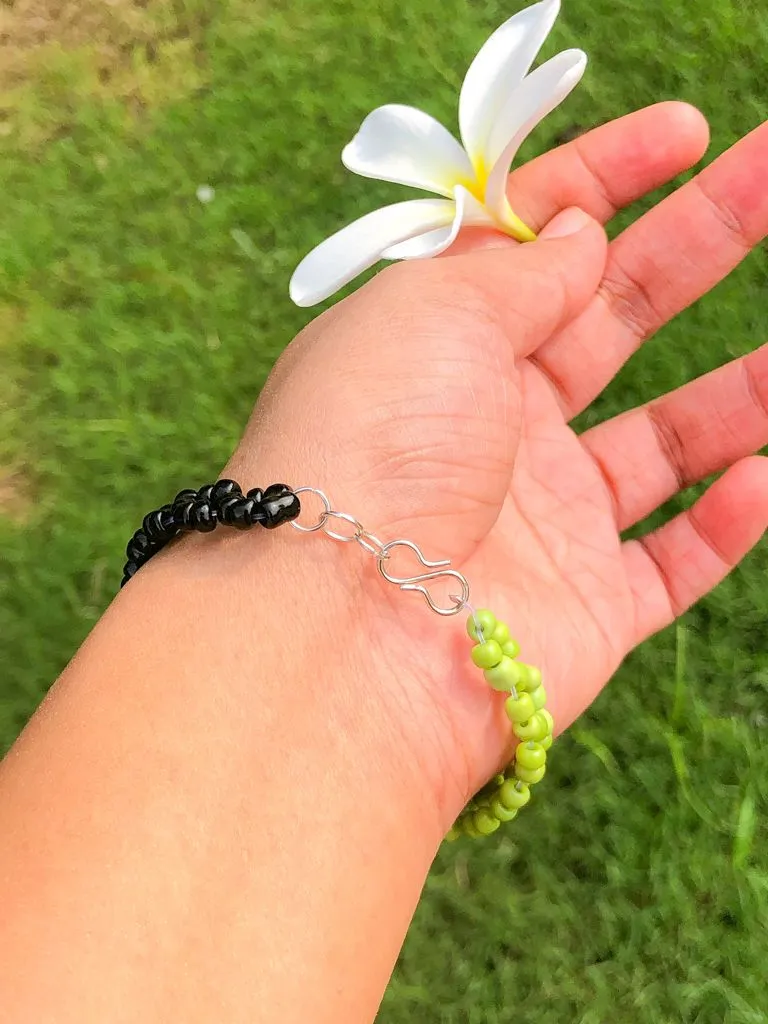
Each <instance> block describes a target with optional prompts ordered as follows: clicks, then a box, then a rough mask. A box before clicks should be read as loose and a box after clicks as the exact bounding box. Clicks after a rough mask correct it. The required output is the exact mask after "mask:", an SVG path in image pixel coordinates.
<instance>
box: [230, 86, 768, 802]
mask: <svg viewBox="0 0 768 1024" xmlns="http://www.w3.org/2000/svg"><path fill="white" fill-rule="evenodd" d="M706 144H707V129H706V125H705V122H704V120H703V118H702V117H701V115H699V114H698V113H697V112H696V111H694V110H693V109H692V108H690V107H687V106H685V105H683V104H674V103H669V104H660V105H658V106H656V107H651V108H648V109H646V110H643V111H640V112H638V113H637V114H633V115H630V116H629V117H626V118H623V119H621V120H619V121H616V122H613V123H611V124H608V125H606V126H604V127H602V128H598V129H596V130H594V131H592V132H591V133H590V134H588V135H586V136H584V137H582V138H581V139H578V140H577V141H576V142H573V143H570V144H569V145H567V146H564V147H562V148H561V149H559V150H556V151H554V152H552V153H549V154H547V155H545V156H543V157H541V158H540V159H538V160H536V161H533V162H532V163H530V164H528V165H526V166H524V167H522V168H521V169H520V170H518V171H516V172H515V173H514V174H513V175H512V177H511V180H510V186H509V189H510V195H511V196H512V197H513V199H514V206H515V209H517V210H519V211H520V213H521V215H522V216H523V218H524V219H525V220H526V222H527V223H530V224H532V225H533V226H534V227H536V228H541V227H543V226H545V225H548V224H554V223H556V222H555V221H553V218H555V217H556V215H558V214H559V213H560V211H562V210H564V209H569V208H571V207H578V208H580V209H581V210H583V211H586V212H587V213H588V214H589V215H590V217H591V218H594V221H598V222H605V221H607V220H609V219H610V217H612V216H613V214H614V213H615V212H616V210H617V209H619V208H620V207H622V206H624V205H626V204H627V203H629V202H631V201H632V200H634V199H636V198H638V197H640V196H641V195H643V194H645V193H646V192H648V191H649V190H650V189H652V188H654V187H657V186H658V185H659V184H661V183H663V182H665V181H667V180H669V179H670V178H672V177H674V175H676V174H677V173H679V172H680V171H681V170H683V169H685V168H687V167H689V166H691V165H692V164H693V163H695V162H696V161H697V160H698V159H699V158H700V157H701V155H702V153H703V151H704V149H705V148H706ZM767 167H768V125H763V126H762V127H761V128H759V129H757V130H756V131H755V132H753V133H752V134H751V135H750V136H748V137H747V138H746V139H744V140H742V141H741V142H740V143H739V144H738V145H737V146H735V147H734V148H733V149H732V150H730V151H729V152H728V153H726V154H725V155H723V156H722V157H721V158H719V159H718V160H717V161H716V162H715V163H714V164H712V165H711V166H709V167H708V168H707V169H706V170H704V171H703V172H702V173H701V174H700V175H699V176H698V177H697V178H696V179H694V180H693V181H691V182H689V183H688V184H686V185H685V186H683V187H682V188H681V189H680V190H679V191H678V192H676V193H675V194H674V195H673V196H671V197H670V198H669V199H667V200H665V201H664V202H662V203H661V204H659V205H658V206H657V207H655V208H654V209H653V210H652V211H651V212H650V213H648V214H646V215H645V216H644V217H642V218H641V219H640V220H638V221H637V222H636V223H635V224H634V225H632V227H630V228H629V229H628V230H627V231H625V232H624V233H623V234H622V235H620V236H619V237H618V238H617V239H616V241H614V242H613V243H612V244H611V245H610V246H607V247H606V240H605V237H604V234H603V233H602V231H601V229H600V228H599V226H598V224H596V223H594V221H593V222H592V223H589V222H588V223H587V224H586V226H584V225H582V230H581V231H579V232H578V233H577V234H576V235H571V236H570V239H566V238H559V239H558V238H555V237H553V238H552V239H551V240H550V241H547V240H546V239H547V231H546V230H545V231H544V232H543V240H542V243H541V244H539V243H536V244H534V245H531V246H516V245H514V243H510V242H509V240H508V239H505V238H502V237H499V236H495V235H492V236H488V235H481V234H474V235H473V234H471V233H467V234H466V235H465V236H464V237H463V238H461V239H460V240H459V242H458V243H457V245H456V246H454V248H453V249H452V250H451V252H450V253H449V254H448V255H447V256H446V257H445V258H443V259H441V260H437V261H430V262H429V263H424V264H401V265H399V266H398V267H395V268H393V270H391V271H389V272H387V273H386V274H383V275H380V276H379V277H378V278H377V280H376V281H375V282H374V283H373V284H372V285H369V286H367V287H365V288H363V289H361V290H360V291H359V292H357V293H356V294H355V295H353V296H352V297H351V298H350V299H348V300H346V301H345V302H343V303H340V304H339V305H337V306H336V307H334V308H333V309H331V310H330V311H329V312H328V313H326V314H325V315H324V316H323V317H321V318H319V320H317V321H315V323H313V324H312V325H310V327H309V328H308V330H307V331H306V332H305V334H304V335H303V336H301V337H300V338H299V339H298V340H297V343H296V344H295V345H294V346H291V348H290V349H289V350H288V353H287V354H286V356H285V357H284V359H283V360H281V363H280V365H279V366H278V370H277V372H276V374H275V375H274V376H273V379H272V382H271V384H270V385H269V386H268V388H267V390H266V392H265V394H264V396H263V397H262V400H261V402H260V404H259V407H258V408H257V413H256V416H255V417H254V421H253V424H252V428H251V430H250V431H249V433H248V435H247V437H246V444H245V446H244V447H243V448H242V449H241V450H240V452H239V453H238V454H237V455H236V457H235V460H234V462H233V464H232V469H233V471H242V473H243V474H244V475H246V476H248V475H251V474H250V473H249V469H250V467H251V466H255V465H258V466H259V467H260V470H259V475H260V476H261V475H263V473H264V472H265V470H266V467H267V466H270V467H274V471H275V472H276V473H277V475H278V476H286V475H288V474H290V473H293V474H294V475H293V476H290V477H289V478H290V480H291V482H292V483H294V484H304V483H313V484H316V485H319V486H322V485H323V484H325V485H326V486H327V489H329V490H330V491H331V492H332V497H333V498H334V499H336V500H337V501H339V503H340V505H341V507H343V508H344V509H345V511H350V512H354V514H355V515H356V516H358V517H359V518H360V519H361V521H362V522H364V523H365V525H366V526H367V527H370V529H372V530H373V531H374V532H375V533H377V534H379V535H380V536H381V537H382V538H383V539H385V540H387V539H390V538H392V537H399V536H405V537H409V538H411V539H412V540H415V541H418V542H419V543H420V544H421V546H422V548H423V549H424V552H425V554H426V555H427V557H431V558H445V557H450V558H451V559H452V560H453V562H454V564H455V565H458V566H460V567H461V568H462V569H463V570H464V571H466V572H467V575H468V576H469V578H470V579H471V581H472V585H473V596H474V598H475V599H476V600H477V601H479V602H480V603H482V604H484V605H485V604H487V605H489V606H490V607H493V608H495V609H496V610H497V611H498V613H499V614H500V615H502V616H503V617H504V618H505V619H507V621H509V622H510V625H511V627H512V629H513V632H514V633H515V634H516V635H518V636H519V638H520V639H521V640H522V642H523V655H524V657H525V659H526V660H529V661H532V662H535V663H537V664H539V665H540V666H541V667H542V668H543V670H544V672H545V678H546V680H547V690H548V693H549V703H550V706H551V707H552V709H553V713H554V715H555V719H556V722H557V725H558V728H560V729H562V728H564V727H565V726H566V725H567V724H569V723H570V722H571V721H572V720H573V719H574V718H575V717H576V715H578V714H579V713H580V712H581V711H582V710H583V709H584V708H585V707H586V706H587V705H588V704H589V703H590V701H591V700H592V699H593V697H594V696H595V695H596V693H597V692H598V691H599V689H600V688H601V687H602V686H603V685H604V684H605V683H606V682H607V680H608V679H609V678H610V675H611V674H612V673H613V671H614V670H615V668H616V666H617V665H618V663H619V662H620V661H621V659H622V658H623V657H624V656H625V655H626V654H627V653H628V652H629V651H630V650H631V649H632V648H633V647H634V646H636V645H637V644H638V643H640V642H641V641H642V640H643V639H645V638H646V637H647V636H649V635H650V634H652V633H653V632H655V631H657V630H658V629H660V628H663V627H664V626H665V625H667V624H668V623H669V622H671V621H672V620H673V619H674V618H675V616H677V615H678V614H680V613H681V612H682V611H683V610H685V609H686V608H687V607H689V606H690V605H691V604H692V603H693V602H694V601H696V600H698V599H699V598H700V597H701V596H702V595H704V594H705V593H706V592H707V591H708V590H710V589H711V588H712V587H713V586H715V585H716V583H718V582H719V581H720V579H722V577H723V576H724V575H725V574H726V573H727V572H728V571H729V570H730V569H731V568H732V567H733V565H735V564H736V563H737V562H738V561H739V560H740V559H741V558H742V557H743V555H744V554H745V553H746V552H747V551H748V550H749V548H750V547H751V546H752V545H753V544H754V543H755V542H756V541H757V540H758V539H759V537H760V536H761V535H762V533H763V530H764V529H765V527H766V524H767V523H768V465H767V464H766V462H765V461H764V460H762V459H760V458H750V457H749V456H751V455H752V453H754V452H755V451H757V450H758V449H759V448H760V447H761V446H762V445H764V444H765V443H767V442H768V415H767V413H766V409H767V408H768V349H766V348H764V349H759V350H758V351H756V352H753V353H752V354H750V355H749V356H747V357H745V358H743V359H741V360H737V361H735V362H734V363H731V364H729V365H727V366H725V367H723V368H721V369H719V370H717V371H715V372H714V373H712V374H710V375H708V376H707V377H704V378H701V379H699V380H697V381H694V382H692V383H690V384H688V385H687V386H685V387H683V388H681V389H680V390H678V391H677V392H673V393H671V394H669V395H666V396H664V397H663V398H660V399H656V400H654V401H652V402H651V403H649V404H648V405H646V406H643V407H641V408H638V409H635V410H631V411H629V412H628V413H625V414H624V415H623V416H620V417H618V418H616V419H614V420H611V421H608V422H606V423H603V424H601V425H599V426H597V427H595V428H593V429H591V430H589V431H587V432H586V433H584V434H582V435H580V436H577V435H576V434H575V433H574V432H573V431H572V430H571V428H570V427H569V425H568V424H569V422H570V421H571V420H572V419H573V417H574V416H576V415H577V414H578V413H579V412H581V411H582V410H583V409H584V408H585V407H586V406H587V405H588V404H589V403H590V402H591V401H592V400H593V399H594V398H595V397H596V396H597V395H598V394H599V393H600V392H601V391H602V390H603V388H604V387H605V386H606V385H607V384H608V383H609V381H610V380H611V379H612V378H613V376H614V375H615V374H616V373H617V372H618V370H619V369H620V368H621V366H622V365H623V364H624V363H625V362H626V360H627V359H628V358H629V357H630V356H631V355H632V353H633V352H634V351H635V350H636V349H637V348H638V347H639V346H640V345H641V344H642V342H643V341H644V340H645V339H647V338H648V337H649V336H650V335H652V334H653V333H654V332H655V331H656V330H658V329H659V328H660V327H661V326H662V325H663V324H664V323H665V322H667V321H668V320H669V319H671V318H672V317H674V316H675V315H676V314H677V313H679V312H680V311H682V310H683V309H684V308H686V307H687V306H688V305H690V304H691V303H692V302H694V301H695V300H696V299H697V298H699V297H700V296H701V295H702V294H703V293H704V292H706V291H708V290H709V289H711V288H712V287H713V286H714V285H715V284H716V283H717V282H718V281H719V280H721V279H722V278H723V277H724V276H725V275H726V274H728V273H729V272H730V271H731V270H732V269H733V268H734V267H735V266H736V265H737V264H738V263H739V262H740V261H741V259H743V257H744V256H745V255H746V254H747V253H748V252H749V251H750V249H751V248H752V247H753V246H754V245H756V244H757V243H758V242H759V241H760V240H761V239H762V238H763V237H764V236H765V234H766V232H768V192H766V190H765V188H764V181H765V175H766V168H767ZM565 216H568V214H566V215H565ZM556 234H557V233H556V232H555V235H556ZM574 239H576V240H574ZM542 246H544V247H547V246H549V248H542ZM542 253H545V254H546V255H545V256H544V257H543V256H542ZM542 259H543V260H544V263H543V264H542ZM294 405H295V409H296V412H295V416H296V422H299V423H302V424H314V425H315V426H316V427H321V429H320V430H319V431H318V432H317V433H316V435H313V433H312V431H310V430H308V429H306V428H305V427H300V428H297V429H298V430H299V433H300V435H301V436H300V437H298V438H293V439H292V440H291V434H292V428H291V427H288V428H287V433H286V432H285V430H283V435H282V436H283V439H284V442H285V443H284V444H283V445H282V446H280V447H279V449H277V450H276V449H275V447H274V446H273V445H272V446H268V442H267V441H264V440H262V439H263V438H272V437H273V436H274V431H273V429H272V424H273V423H274V422H276V418H277V417H280V416H282V417H283V419H285V409H286V408H287V407H289V408H290V407H293V406H294ZM297 453H299V454H297ZM722 469H727V472H726V473H725V474H724V476H723V477H722V478H721V479H719V480H718V481H717V483H715V484H714V485H713V486H712V487H711V488H710V489H709V490H708V492H707V493H706V494H705V495H704V496H703V497H702V498H701V499H700V501H699V502H698V503H697V504H696V505H695V506H694V507H693V508H692V509H691V510H689V511H687V512H685V513H683V514H682V515H680V516H678V517H677V518H676V519H674V520H672V521H671V522H669V523H668V524H666V525H665V526H664V527H662V528H661V529H659V530H657V531H655V532H653V533H651V534H648V535H647V536H645V537H644V538H643V539H642V540H641V541H630V542H622V540H621V533H622V531H623V530H625V529H627V528H628V527H629V526H631V525H633V524H634V523H637V522H639V521H640V520H642V519H644V518H645V517H646V516H647V515H648V514H649V513H651V512H652V511H653V510H654V509H655V508H657V507H658V506H659V505H660V504H662V503H663V502H664V501H666V500H667V499H668V498H670V497H671V496H672V495H673V494H675V493H676V492H677V491H679V490H680V489H681V488H683V487H686V486H687V485H689V484H691V483H693V482H695V481H697V480H700V479H702V478H704V477H706V476H707V475H709V474H711V473H713V472H717V471H719V470H722ZM318 474H320V475H318ZM348 571H349V572H354V569H353V568H351V567H350V569H349V570H348ZM366 586H367V584H366ZM356 600H358V598H357V595H356ZM404 600H405V599H404V598H402V597H398V598H397V601H396V602H395V605H396V606H397V608H399V610H400V612H402V607H403V602H404ZM409 600H412V601H415V600H416V599H415V598H414V597H411V598H409ZM371 608H373V609H374V610H373V611H371V612H370V622H369V624H368V629H367V632H368V634H369V636H372V637H373V636H375V635H376V632H377V630H379V629H380V631H381V633H382V637H381V645H382V648H387V649H388V650H389V651H390V653H391V650H392V648H393V647H394V648H399V647H400V641H399V639H398V637H400V636H402V650H397V651H396V654H395V658H394V663H395V664H399V665H402V664H404V663H405V664H407V663H408V662H409V660H410V662H411V663H412V665H413V667H414V668H415V671H414V676H419V677H420V680H421V684H422V685H423V681H424V678H425V677H427V678H429V679H430V681H431V682H432V683H434V691H433V692H434V693H436V694H439V695H440V696H441V698H444V700H443V704H444V707H445V708H446V718H448V719H450V720H451V721H450V732H451V733H452V734H455V735H471V736H472V737H473V739H472V740H471V741H470V742H471V743H472V744H473V750H471V751H467V750H464V751H462V753H463V755H464V757H465V759H466V760H467V762H468V763H469V764H470V766H471V767H470V772H469V774H470V777H471V778H470V784H471V785H476V784H477V783H478V782H479V781H482V778H483V776H484V775H487V773H488V772H489V771H491V770H492V769H493V767H494V765H495V764H496V762H497V761H498V757H499V750H500V744H501V745H503V734H504V730H505V727H504V726H503V724H502V722H501V719H500V716H499V715H498V714H496V712H497V711H498V708H496V709H495V711H492V710H491V711H489V705H488V702H487V699H486V697H485V695H484V694H483V692H482V689H481V688H477V689H475V690H471V691H468V689H467V683H466V673H464V672H459V673H457V672H456V670H455V668H452V665H453V664H454V663H455V658H453V660H452V657H451V656H450V655H446V657H445V659H444V660H441V658H440V656H436V655H435V654H434V652H435V649H436V648H438V647H439V640H438V639H437V637H438V636H439V630H440V628H441V626H442V624H441V623H439V622H432V621H430V622H429V623H428V624H427V623H425V621H424V620H425V619H427V618H430V619H431V617H429V616H428V613H427V612H426V611H423V612H422V614H421V615H420V616H412V617H410V618H408V617H407V616H406V620H407V621H406V624H405V628H404V630H403V631H402V632H401V633H399V632H398V631H397V630H398V629H399V627H400V626H401V625H402V622H401V618H402V617H401V616H399V615H398V613H395V614H394V615H393V616H391V617H386V616H382V615H381V612H380V609H381V601H380V599H379V600H378V601H374V602H373V604H372V605H371ZM365 613H366V605H365V604H362V603H359V602H358V603H357V606H356V614H357V615H358V616H360V615H362V614H365ZM396 622H397V627H396V628H393V627H394V625H395V623H396ZM432 630H434V631H435V643H434V644H433V643H432V642H431V641H430V642H429V643H427V644H419V645H414V643H413V639H414V636H420V637H422V638H423V636H424V634H425V632H427V631H432ZM444 636H445V634H443V637H444ZM419 650H423V651H425V652H426V655H425V656H424V657H425V660H424V661H422V660H421V655H420V654H419V653H418V651H419ZM430 677H431V678H430ZM452 681H453V685H452ZM409 699H410V698H409ZM457 719H460V720H457ZM469 719H472V721H471V722H470V723H469V725H468V720H469ZM493 734H496V735H493Z"/></svg>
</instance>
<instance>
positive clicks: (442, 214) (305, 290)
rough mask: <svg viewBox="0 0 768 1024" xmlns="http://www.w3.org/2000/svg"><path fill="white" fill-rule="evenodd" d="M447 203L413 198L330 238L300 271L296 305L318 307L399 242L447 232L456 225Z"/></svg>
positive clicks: (293, 290)
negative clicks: (318, 304) (430, 233)
mask: <svg viewBox="0 0 768 1024" xmlns="http://www.w3.org/2000/svg"><path fill="white" fill-rule="evenodd" d="M455 212H456V211H455V203H454V202H453V201H452V200H449V199H411V200H410V201H409V202H406V203H394V204H393V205H391V206H383V207H382V208H381V209H380V210H374V211H373V212H372V213H367V214H366V215H365V216H364V217H361V218H360V219H359V220H356V221H353V222H352V224H348V225H347V226H346V227H345V228H342V229H341V231H337V232H336V234H334V235H331V236H330V238H326V239H325V241H324V242H321V243H320V245H318V246H317V247H316V248H314V249H313V250H312V251H311V252H310V253H308V255H306V256H305V257H304V259H303V260H302V261H301V263H300V264H299V265H298V267H296V269H295V270H294V272H293V276H292V277H291V283H290V286H289V292H290V296H291V299H292V300H293V301H294V302H295V303H296V305H297V306H314V305H315V304H316V303H318V302H322V301H323V300H324V299H327V298H328V297H329V296H330V295H333V293H334V292H335V291H338V289H339V288H341V287H343V286H344V285H345V284H348V283H349V282H350V281H352V280H353V279H354V278H355V277H357V275H358V274H361V273H362V272H363V271H364V270H367V269H368V267H372V266H373V265H374V263H377V262H378V260H380V259H381V258H382V254H383V253H384V252H385V250H387V249H388V248H390V247H391V246H393V245H396V244H397V243H398V242H403V241H405V240H406V239H408V238H413V237H415V236H416V235H422V234H424V232H427V231H434V230H435V229H436V228H442V227H446V226H447V225H449V224H451V222H452V221H453V220H454V214H455Z"/></svg>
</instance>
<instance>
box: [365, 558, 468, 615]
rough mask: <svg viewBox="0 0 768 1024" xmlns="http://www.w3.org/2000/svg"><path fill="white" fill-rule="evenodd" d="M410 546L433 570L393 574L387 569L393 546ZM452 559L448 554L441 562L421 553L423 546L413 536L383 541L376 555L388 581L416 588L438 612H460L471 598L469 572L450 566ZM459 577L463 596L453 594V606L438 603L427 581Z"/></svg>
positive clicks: (456, 578)
mask: <svg viewBox="0 0 768 1024" xmlns="http://www.w3.org/2000/svg"><path fill="white" fill-rule="evenodd" d="M400 547H402V548H410V550H411V551H413V552H414V554H415V555H416V557H417V558H418V560H419V561H420V562H421V564H422V565H423V566H424V567H425V568H426V569H431V570H433V571H432V572H424V573H420V574H418V575H417V576H393V575H392V574H391V573H389V572H387V569H386V563H387V560H388V559H389V554H390V551H392V549H393V548H400ZM450 564H451V560H450V559H449V558H446V559H443V560H442V561H439V562H432V561H430V560H429V559H428V558H425V557H424V555H423V554H422V553H421V549H420V548H419V546H418V544H414V542H413V541H412V540H391V541H389V543H388V544H382V546H381V550H380V551H379V552H378V554H377V557H376V565H377V568H378V570H379V572H380V574H381V575H382V576H383V577H384V579H385V580H386V581H387V583H393V584H394V585H395V586H396V587H399V588H400V590H415V591H416V592H417V593H419V594H423V595H424V597H425V599H426V601H427V604H428V605H429V607H430V608H431V609H432V611H433V612H437V614H438V615H457V614H458V613H459V612H460V611H461V610H462V609H463V608H465V607H466V605H467V603H468V602H469V583H468V582H467V578H466V576H463V575H462V574H461V573H460V572H458V571H457V570H456V569H450V568H448V566H450ZM447 579H452V580H456V582H457V583H458V584H459V586H460V588H461V596H458V595H456V596H454V595H453V594H452V595H451V600H452V601H453V604H452V605H451V607H450V608H443V607H441V606H440V605H439V604H436V603H435V601H434V599H433V597H432V594H431V593H430V592H429V590H428V589H427V587H426V586H425V584H426V583H430V582H432V581H433V580H447Z"/></svg>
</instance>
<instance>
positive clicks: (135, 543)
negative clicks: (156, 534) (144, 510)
mask: <svg viewBox="0 0 768 1024" xmlns="http://www.w3.org/2000/svg"><path fill="white" fill-rule="evenodd" d="M151 548H152V544H151V543H150V540H149V537H147V535H146V533H144V531H143V530H137V531H136V533H134V535H133V537H131V539H130V540H129V541H128V547H127V548H126V549H125V555H126V558H132V559H133V560H134V561H136V560H137V558H136V556H137V555H138V556H143V555H144V554H146V553H148V552H149V551H150V550H151Z"/></svg>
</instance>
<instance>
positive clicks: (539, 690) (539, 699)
mask: <svg viewBox="0 0 768 1024" xmlns="http://www.w3.org/2000/svg"><path fill="white" fill-rule="evenodd" d="M531 697H532V698H533V706H534V707H535V708H536V710H537V711H541V709H542V708H543V707H544V705H545V704H546V703H547V691H546V690H545V689H544V687H543V686H537V687H536V689H535V690H534V691H533V693H532V694H531Z"/></svg>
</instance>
